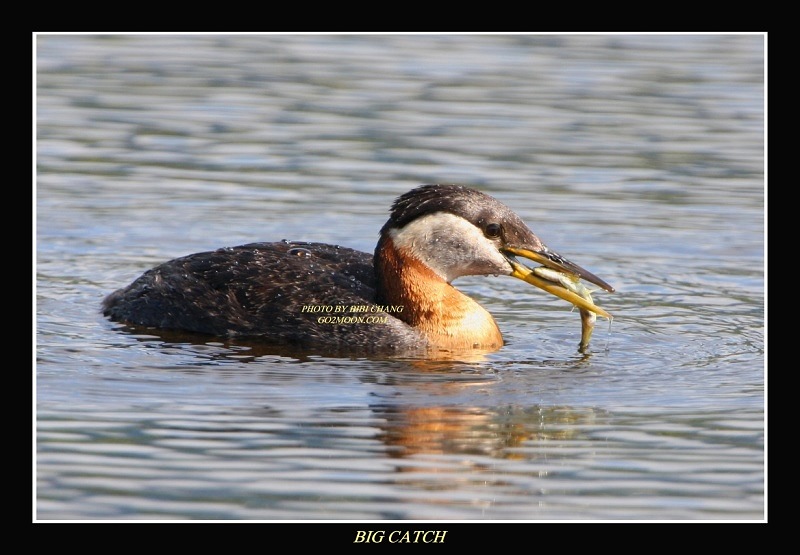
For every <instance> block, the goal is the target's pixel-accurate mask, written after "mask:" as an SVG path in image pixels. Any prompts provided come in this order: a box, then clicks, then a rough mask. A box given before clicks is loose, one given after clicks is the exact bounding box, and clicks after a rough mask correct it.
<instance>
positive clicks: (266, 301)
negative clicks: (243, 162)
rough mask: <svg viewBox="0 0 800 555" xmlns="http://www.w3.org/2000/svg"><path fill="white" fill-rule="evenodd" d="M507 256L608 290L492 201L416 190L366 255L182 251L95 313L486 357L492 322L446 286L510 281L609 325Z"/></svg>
mask: <svg viewBox="0 0 800 555" xmlns="http://www.w3.org/2000/svg"><path fill="white" fill-rule="evenodd" d="M516 257H522V258H527V259H529V260H532V261H534V262H536V263H538V264H541V265H542V266H545V267H547V268H551V269H553V270H555V271H557V272H559V273H563V274H567V275H569V276H570V277H571V278H572V279H574V280H576V281H577V280H578V279H579V278H580V279H584V280H586V281H587V282H590V283H593V284H595V285H598V286H599V287H601V288H603V289H605V290H606V291H611V292H613V291H614V289H613V288H612V287H611V286H610V285H608V284H607V283H606V282H605V281H603V280H602V279H600V278H598V277H597V276H595V275H594V274H592V273H591V272H588V271H587V270H585V269H583V268H581V267H580V266H578V265H576V264H574V263H573V262H570V261H569V260H567V259H566V258H564V257H563V256H561V255H559V254H558V253H556V252H554V251H551V250H550V249H548V248H547V247H546V246H545V245H544V243H542V241H541V240H540V239H539V238H538V237H537V236H536V235H534V233H533V232H532V231H531V230H530V229H529V228H528V227H527V226H526V225H525V224H524V223H523V222H522V220H521V219H520V218H519V217H518V216H517V215H516V214H515V213H514V212H513V211H511V210H510V209H509V208H508V207H506V206H505V205H503V204H502V203H500V202H499V201H497V200H496V199H494V198H492V197H490V196H489V195H486V194H485V193H482V192H480V191H477V190H475V189H471V188H468V187H465V186H461V185H423V186H421V187H418V188H416V189H413V190H411V191H409V192H408V193H405V194H403V195H401V196H400V197H398V198H397V200H396V201H395V202H394V203H393V205H392V208H391V211H390V217H389V220H388V221H387V222H386V224H385V225H384V226H383V228H382V229H381V231H380V238H379V240H378V244H377V247H376V249H375V254H374V256H371V255H369V254H367V253H363V252H359V251H355V250H352V249H348V248H345V247H340V246H336V245H327V244H322V243H306V242H298V241H286V240H284V241H278V242H274V243H251V244H247V245H241V246H238V247H228V248H222V249H218V250H215V251H210V252H202V253H196V254H191V255H188V256H184V257H181V258H177V259H175V260H171V261H169V262H165V263H163V264H161V265H159V266H156V267H155V268H153V269H151V270H149V271H147V272H145V273H144V274H143V275H142V276H140V277H139V278H138V279H136V280H135V281H134V282H133V283H131V284H130V285H129V286H127V287H125V288H123V289H120V290H118V291H116V292H114V293H112V294H110V295H109V296H108V297H106V299H105V300H104V301H103V313H104V314H105V315H106V316H108V317H109V318H110V319H111V320H114V321H117V322H122V323H127V324H132V325H136V326H144V327H151V328H160V329H165V330H181V331H185V332H191V333H198V334H205V335H211V336H216V337H221V338H251V339H257V340H260V341H266V342H269V343H275V344H279V345H287V344H288V345H292V346H297V347H302V348H309V349H315V348H320V349H327V350H330V349H334V350H337V351H346V352H383V351H392V352H399V351H411V350H414V351H419V350H431V349H433V350H440V349H443V350H448V349H453V350H458V349H481V350H484V351H491V350H495V349H498V348H500V347H501V346H502V345H503V338H502V335H501V333H500V330H499V328H498V326H497V323H496V322H495V320H494V318H493V317H492V316H491V315H490V314H489V313H488V312H487V311H486V310H485V309H484V308H483V307H481V306H480V305H479V304H478V303H477V302H475V301H474V300H473V299H471V298H470V297H468V296H466V295H464V294H463V293H461V292H460V291H458V290H457V289H456V288H454V287H453V286H452V285H451V282H452V281H453V280H455V279H456V278H458V277H461V276H468V275H510V276H513V277H516V278H518V279H521V280H523V281H525V282H527V283H530V284H532V285H534V286H536V287H538V288H541V289H543V290H544V291H547V292H548V293H550V294H552V295H556V296H558V297H560V298H562V299H564V300H567V301H568V302H570V303H571V304H573V305H575V306H577V307H578V308H579V309H581V311H582V313H583V312H585V311H588V312H591V313H594V314H599V315H601V316H605V317H610V315H609V314H608V313H607V312H606V311H605V310H603V309H602V308H600V307H598V306H596V305H595V304H594V303H593V302H592V301H591V297H590V296H588V295H586V296H583V297H582V296H580V295H577V294H576V293H575V292H573V291H572V290H570V289H569V288H566V287H564V286H563V285H561V284H560V283H558V282H556V281H551V280H549V279H544V278H542V277H540V276H539V275H537V274H536V273H535V272H534V270H532V269H530V268H528V267H527V266H525V265H523V264H521V263H520V262H519V261H518V260H517V259H516ZM587 297H588V298H587ZM588 312H587V313H588Z"/></svg>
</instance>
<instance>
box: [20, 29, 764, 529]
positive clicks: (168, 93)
mask: <svg viewBox="0 0 800 555" xmlns="http://www.w3.org/2000/svg"><path fill="white" fill-rule="evenodd" d="M763 43H764V38H763V37H762V36H760V35H707V36H703V35H681V36H656V35H595V36H590V35H583V36H581V35H577V36H570V35H544V36H527V35H505V36H504V35H499V36H488V35H487V36H480V35H478V36H471V35H462V36H436V35H433V36H430V35H420V36H403V35H362V36H346V35H342V36H336V35H297V36H292V35H207V36H203V35H196V36H192V35H183V36H182V35H128V36H126V35H109V36H90V35H40V36H38V37H37V45H36V52H37V55H36V57H37V60H36V63H37V72H36V79H37V98H36V105H37V113H36V115H37V126H36V131H37V142H36V148H37V176H36V184H37V188H36V231H35V233H36V236H35V238H36V305H35V310H36V365H35V371H36V375H35V386H36V397H35V403H36V442H37V450H36V460H35V471H36V476H35V480H36V481H35V513H34V518H35V519H38V520H107V519H115V520H139V519H154V520H160V519H176V520H194V519H212V520H229V519H246V520H278V521H284V520H311V521H318V520H333V521H342V520H358V521H361V520H366V521H371V520H377V521H383V520H423V521H427V520H443V521H452V520H479V521H488V520H511V521H522V520H534V521H538V520H763V519H765V518H766V511H765V421H764V420H765V419H764V414H765V410H764V409H765V383H766V376H765V370H766V366H765V358H766V357H765V333H764V332H765V299H764V267H765V266H764V208H765V183H764V135H763V132H764V44H763ZM430 182H461V183H465V184H469V185H472V186H475V187H478V188H480V189H481V190H484V191H486V192H488V193H489V194H492V195H493V196H495V197H497V198H499V199H500V200H502V201H503V202H506V203H507V204H509V205H510V206H511V207H512V208H513V209H514V210H515V211H517V213H518V214H519V215H520V216H521V217H522V219H523V220H525V221H526V222H527V223H528V224H529V225H530V226H531V228H532V229H533V230H534V231H535V232H536V233H537V234H538V235H539V236H540V237H541V238H542V239H543V240H544V241H545V242H546V243H547V244H548V245H549V246H550V247H551V248H553V249H555V250H557V251H558V252H560V253H561V254H563V255H565V256H567V257H568V258H570V259H572V260H573V261H575V262H577V263H578V264H580V265H582V266H584V267H586V268H588V269H590V270H591V271H593V272H595V273H596V274H597V275H599V276H600V277H602V278H603V279H605V280H606V281H608V282H609V283H611V284H613V285H614V286H615V287H616V288H617V293H615V294H608V293H602V292H601V293H597V294H596V295H595V300H596V301H597V302H598V303H599V304H600V305H601V306H603V307H604V308H606V309H607V310H609V311H610V312H611V313H612V314H614V316H615V319H614V320H613V323H611V324H610V325H609V324H608V323H607V322H605V321H604V320H598V325H597V329H596V330H595V334H594V339H593V344H592V348H591V350H590V352H589V353H588V355H586V356H584V355H581V354H580V353H578V352H577V350H576V346H577V342H578V339H579V333H580V321H579V317H578V314H577V313H574V312H570V310H569V308H568V307H567V306H566V305H565V303H564V302H563V301H560V300H558V299H555V298H550V297H549V296H547V295H545V294H544V293H542V292H540V291H538V290H535V289H534V288H532V287H530V286H527V285H525V284H523V283H522V282H519V281H517V280H513V279H511V278H508V277H498V278H465V279H462V280H458V281H457V282H456V283H455V284H456V285H458V286H459V287H460V288H461V289H462V290H464V291H466V292H468V293H469V294H470V295H471V296H473V297H474V298H476V299H478V300H479V301H480V302H481V303H482V304H483V305H484V306H485V307H486V308H487V309H488V310H489V311H490V312H491V313H492V314H493V315H494V316H495V318H496V319H497V320H498V322H499V324H500V327H501V329H502V330H503V333H504V337H505V339H506V342H507V345H506V346H505V347H503V349H501V350H499V351H497V352H496V353H492V354H490V355H488V356H487V357H485V358H484V359H482V360H456V361H423V360H403V359H399V360H391V359H364V358H358V357H353V358H325V357H319V356H306V355H304V354H303V353H296V352H289V351H285V352H264V351H259V350H256V349H253V348H250V347H249V346H247V345H243V344H232V343H223V342H218V341H207V342H200V343H191V342H186V341H175V340H170V338H169V337H167V336H159V335H156V334H146V335H145V334H143V335H132V334H129V333H125V332H124V331H123V330H119V329H118V326H116V325H114V324H112V323H110V322H108V321H106V320H105V319H104V318H103V317H102V315H101V314H100V313H99V304H100V301H101V300H102V298H103V297H104V296H105V295H106V294H108V293H109V292H111V291H113V290H114V289H117V288H119V287H121V286H123V285H125V284H127V283H129V282H130V281H131V280H133V279H134V278H135V277H136V276H138V275H139V274H140V273H142V272H143V271H144V270H146V269H148V268H149V267H151V266H153V265H155V264H157V263H159V262H162V261H164V260H167V259H170V258H174V257H177V256H181V255H184V254H188V253H191V252H197V251H201V250H208V249H214V248H217V247H221V246H231V245H236V244H242V243H247V242H252V241H268V240H279V239H283V238H289V239H300V240H309V241H323V242H328V243H336V244H341V245H345V246H349V247H353V248H357V249H360V250H365V251H371V250H372V249H373V248H374V244H375V242H376V240H377V232H378V230H379V229H380V227H381V226H382V225H383V223H384V222H385V220H386V217H387V210H388V206H389V204H390V203H391V201H392V200H393V199H394V198H395V197H396V196H397V195H399V194H401V193H403V192H405V191H407V190H409V189H411V188H413V187H415V186H416V185H418V184H421V183H430Z"/></svg>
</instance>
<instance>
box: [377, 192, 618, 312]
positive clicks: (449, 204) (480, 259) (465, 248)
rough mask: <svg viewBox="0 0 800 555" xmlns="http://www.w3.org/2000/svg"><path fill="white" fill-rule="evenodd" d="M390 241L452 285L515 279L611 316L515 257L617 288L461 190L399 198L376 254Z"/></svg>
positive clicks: (490, 201)
mask: <svg viewBox="0 0 800 555" xmlns="http://www.w3.org/2000/svg"><path fill="white" fill-rule="evenodd" d="M388 240H390V241H391V243H392V245H393V247H394V249H396V250H397V251H398V252H401V253H403V256H406V257H407V256H411V257H413V258H415V259H416V260H418V261H419V262H421V263H422V264H424V265H425V266H427V267H428V268H430V269H431V270H432V271H433V272H434V273H435V274H437V275H438V276H439V277H440V278H441V279H443V280H444V281H446V282H447V283H450V282H451V281H452V280H454V279H455V278H457V277H460V276H468V275H492V274H494V275H511V276H513V277H516V278H518V279H521V280H523V281H525V282H527V283H530V284H532V285H535V286H536V287H539V288H541V289H544V290H545V291H547V292H548V293H551V294H553V295H556V296H558V297H561V298H563V299H565V300H568V301H569V302H571V303H572V304H574V305H576V306H578V307H580V308H584V309H587V310H590V311H592V312H595V313H598V314H601V315H604V316H605V315H607V313H606V312H605V311H603V310H602V309H600V308H599V307H597V306H595V305H594V304H592V303H591V302H589V301H587V300H585V299H583V298H581V297H578V296H577V295H575V294H573V293H572V292H570V291H568V290H567V289H565V288H563V287H560V286H557V285H554V284H553V282H550V281H546V280H542V279H541V278H539V277H537V276H536V275H534V274H533V272H532V270H531V269H530V268H528V267H526V266H524V265H523V264H521V263H520V262H518V261H517V259H516V257H518V256H519V257H523V258H527V259H529V260H532V261H534V262H537V263H539V264H541V265H543V266H546V267H548V268H552V269H554V270H557V271H560V272H567V273H569V274H572V275H575V276H578V277H580V278H582V279H584V280H586V281H588V282H590V283H593V284H595V285H598V286H600V287H602V288H603V289H605V290H606V291H614V288H613V287H611V286H610V285H609V284H607V283H606V282H605V281H603V280H602V279H600V278H598V277H597V276H595V275H594V274H592V273H591V272H589V271H588V270H585V269H584V268H581V267H580V266H578V265H577V264H575V263H573V262H570V261H569V260H567V259H566V258H564V257H563V256H561V255H559V254H558V253H556V252H554V251H552V250H550V249H548V248H547V246H546V245H545V244H544V243H543V242H542V241H541V240H540V239H539V238H538V237H537V236H536V235H534V233H533V232H532V231H531V230H530V229H529V228H528V226H526V225H525V223H524V222H523V221H522V220H521V219H520V217H519V216H517V215H516V214H515V213H514V212H513V211H512V210H511V209H510V208H508V207H507V206H505V205H504V204H502V203H501V202H499V201H497V200H496V199H494V198H492V197H490V196H489V195H486V194H484V193H482V192H480V191H477V190H475V189H470V188H468V187H464V186H461V185H424V186H422V187H418V188H416V189H413V190H411V191H409V192H408V193H405V194H404V195H402V196H400V197H399V198H398V199H397V200H396V201H395V202H394V204H393V205H392V210H391V215H390V218H389V221H388V222H387V223H386V225H384V226H383V228H382V229H381V241H380V242H379V244H378V249H377V251H376V259H377V258H378V256H380V250H381V248H382V245H384V244H386V242H387V241H388Z"/></svg>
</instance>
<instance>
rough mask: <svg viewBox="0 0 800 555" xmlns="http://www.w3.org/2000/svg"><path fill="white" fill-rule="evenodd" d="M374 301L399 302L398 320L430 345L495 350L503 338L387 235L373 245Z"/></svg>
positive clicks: (482, 312)
mask: <svg viewBox="0 0 800 555" xmlns="http://www.w3.org/2000/svg"><path fill="white" fill-rule="evenodd" d="M374 264H375V276H376V278H377V293H378V294H377V297H378V303H379V304H387V305H393V306H398V305H399V306H403V311H402V312H399V313H395V314H394V315H395V316H397V317H398V318H399V319H401V320H403V321H404V322H406V323H407V324H408V325H410V326H412V327H413V328H414V329H416V330H417V331H419V332H420V333H422V334H423V335H424V336H425V337H426V338H427V339H428V341H429V342H430V344H431V346H435V347H441V348H447V349H473V348H479V349H498V348H500V347H501V346H502V345H503V336H502V335H501V333H500V329H499V328H498V326H497V323H496V322H495V320H494V318H493V317H492V315H491V314H489V312H488V311H487V310H486V309H484V308H483V307H482V306H481V305H479V304H478V303H477V302H475V301H474V300H472V299H471V298H469V297H468V296H466V295H464V294H463V293H461V292H460V291H459V290H458V289H456V288H455V287H453V286H452V285H450V284H449V283H448V282H447V281H446V280H445V279H444V278H442V277H441V276H439V275H438V274H437V273H436V272H434V271H433V270H432V269H431V268H430V267H428V266H427V265H425V264H424V263H423V262H421V261H420V260H419V259H418V258H416V257H415V256H414V255H413V254H412V253H411V252H410V250H409V249H405V248H402V247H397V246H396V245H395V242H394V241H393V240H392V238H391V237H389V236H388V235H384V236H383V237H381V239H380V241H379V242H378V246H377V248H376V249H375V258H374Z"/></svg>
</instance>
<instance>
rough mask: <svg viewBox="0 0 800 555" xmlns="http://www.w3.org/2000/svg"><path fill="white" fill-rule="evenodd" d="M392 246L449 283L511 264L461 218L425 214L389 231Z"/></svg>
mask: <svg viewBox="0 0 800 555" xmlns="http://www.w3.org/2000/svg"><path fill="white" fill-rule="evenodd" d="M389 234H390V237H391V238H392V241H393V242H394V245H395V247H396V248H397V249H398V250H400V251H402V252H403V253H405V254H406V255H410V256H413V257H414V258H416V259H417V260H419V261H420V262H422V263H424V264H425V265H426V266H428V267H429V268H430V269H431V270H433V271H434V272H436V274H437V275H439V276H440V277H441V278H442V279H444V280H445V281H447V282H448V283H450V282H451V281H452V280H454V279H455V278H457V277H459V276H468V275H484V274H508V273H511V267H510V265H509V264H508V261H507V260H506V259H505V257H504V256H503V255H502V254H501V253H500V251H498V250H497V247H496V246H495V244H494V243H493V242H492V241H490V240H489V239H487V238H486V237H485V236H484V235H483V232H482V231H481V230H480V229H478V228H477V227H475V226H474V225H472V224H471V223H470V222H468V221H467V220H465V219H464V218H460V217H458V216H455V215H453V214H448V213H445V212H437V213H435V214H428V215H427V216H423V217H421V218H418V219H416V220H414V221H413V222H411V223H409V224H408V225H406V226H405V227H404V228H402V229H392V230H390V232H389Z"/></svg>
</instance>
